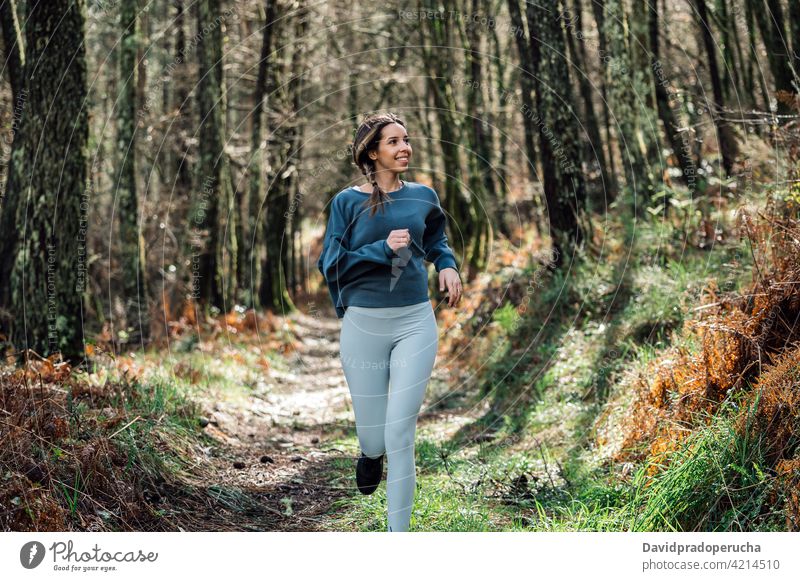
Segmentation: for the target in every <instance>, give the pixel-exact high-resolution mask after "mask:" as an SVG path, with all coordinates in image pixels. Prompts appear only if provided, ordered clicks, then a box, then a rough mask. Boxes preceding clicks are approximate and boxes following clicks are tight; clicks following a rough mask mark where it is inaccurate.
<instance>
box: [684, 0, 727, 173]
mask: <svg viewBox="0 0 800 581" xmlns="http://www.w3.org/2000/svg"><path fill="white" fill-rule="evenodd" d="M691 1H692V4H693V5H694V9H695V14H696V18H697V22H698V25H699V26H700V32H701V34H702V36H703V45H704V46H705V50H706V57H707V59H708V72H709V75H710V77H711V90H712V91H713V94H714V103H712V104H711V105H710V106H709V107H708V109H709V111H710V112H711V118H712V119H713V120H714V125H715V126H716V128H717V143H718V144H719V150H720V155H721V156H722V167H723V169H724V170H725V175H726V176H730V175H731V170H732V169H733V163H734V162H735V161H736V154H737V145H736V136H735V134H734V132H733V128H732V127H731V126H730V124H729V123H728V122H727V121H725V99H724V97H723V95H722V81H721V79H720V76H719V68H718V66H717V54H716V49H715V48H714V38H713V37H712V35H711V23H710V22H709V20H708V8H707V7H706V0H691Z"/></svg>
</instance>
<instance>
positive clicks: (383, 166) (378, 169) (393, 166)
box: [368, 123, 412, 175]
mask: <svg viewBox="0 0 800 581" xmlns="http://www.w3.org/2000/svg"><path fill="white" fill-rule="evenodd" d="M379 139H380V140H379V142H378V148H377V149H376V150H374V151H370V152H369V154H368V155H369V158H370V159H371V160H373V161H374V162H375V173H382V172H387V171H390V172H394V173H395V174H399V173H402V172H404V171H406V169H408V164H409V163H410V162H411V153H412V150H411V143H410V141H409V139H408V133H407V132H406V128H405V127H403V126H402V125H400V124H399V123H389V124H388V125H385V126H384V127H383V129H382V130H381V134H380V138H379ZM384 175H386V174H384Z"/></svg>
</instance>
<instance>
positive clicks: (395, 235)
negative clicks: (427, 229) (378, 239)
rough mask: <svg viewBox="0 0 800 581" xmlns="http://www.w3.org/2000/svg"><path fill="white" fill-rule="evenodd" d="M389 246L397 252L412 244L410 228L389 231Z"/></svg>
mask: <svg viewBox="0 0 800 581" xmlns="http://www.w3.org/2000/svg"><path fill="white" fill-rule="evenodd" d="M386 243H387V244H388V245H389V248H391V249H392V250H394V251H395V252H397V251H398V250H400V249H401V248H405V247H406V246H408V245H409V244H411V233H410V232H409V231H408V228H401V229H400V230H392V231H391V232H389V237H388V238H387V239H386Z"/></svg>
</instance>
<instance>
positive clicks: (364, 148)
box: [352, 113, 406, 216]
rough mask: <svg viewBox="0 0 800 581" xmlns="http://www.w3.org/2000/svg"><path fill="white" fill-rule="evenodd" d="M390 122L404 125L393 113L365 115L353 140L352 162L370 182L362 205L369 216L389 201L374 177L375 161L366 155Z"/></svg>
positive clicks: (387, 195)
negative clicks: (370, 191)
mask: <svg viewBox="0 0 800 581" xmlns="http://www.w3.org/2000/svg"><path fill="white" fill-rule="evenodd" d="M391 123H399V124H400V125H402V126H403V127H405V126H406V124H405V123H404V122H403V120H402V119H401V118H400V117H398V116H397V115H395V114H394V113H375V114H373V115H367V116H366V117H364V119H363V121H361V125H359V126H358V129H357V130H356V137H355V139H354V140H353V148H352V150H353V163H355V164H356V166H357V167H358V169H360V170H361V173H363V174H364V175H365V176H367V179H368V180H369V181H370V183H371V184H372V194H370V196H369V199H368V200H367V201H366V202H365V203H364V206H366V207H369V209H370V213H369V215H370V216H374V215H375V212H377V211H378V206H380V207H381V209H382V210H385V209H384V208H383V204H384V202H387V203H388V202H391V198H390V197H389V194H387V193H386V192H384V191H383V190H382V189H381V188H380V186H379V185H378V181H377V180H376V179H375V162H374V161H373V160H371V159H370V158H369V155H367V154H368V153H369V152H370V151H374V150H376V149H378V145H379V144H380V138H381V131H383V128H384V127H386V126H387V125H389V124H391Z"/></svg>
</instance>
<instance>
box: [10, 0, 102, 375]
mask: <svg viewBox="0 0 800 581" xmlns="http://www.w3.org/2000/svg"><path fill="white" fill-rule="evenodd" d="M85 20H86V3H85V1H84V0H50V1H49V2H38V3H32V4H31V5H29V6H28V12H27V14H26V22H25V35H26V43H25V46H26V55H25V62H26V63H28V65H27V68H28V71H26V77H27V78H28V79H29V80H28V98H27V105H26V111H25V114H24V115H23V117H22V126H21V129H20V131H21V132H23V133H24V134H25V135H26V138H25V152H24V156H25V157H26V158H27V161H26V164H27V165H28V167H30V172H29V181H27V182H26V183H25V184H24V186H23V188H24V189H23V191H24V192H25V195H24V196H23V198H22V199H21V200H20V201H21V203H22V204H23V208H22V211H21V212H20V213H21V217H22V220H21V221H20V222H19V228H20V231H21V232H20V233H21V240H20V244H19V246H18V252H17V257H16V261H15V264H14V269H13V272H12V277H11V289H12V296H11V304H12V312H13V313H15V320H14V322H13V328H12V342H13V343H14V344H15V345H16V346H17V347H18V348H19V349H33V350H34V351H35V352H37V353H38V354H39V355H44V356H46V355H50V354H52V353H55V352H60V353H61V354H62V356H63V357H64V358H65V359H67V360H71V361H79V360H81V359H82V357H83V324H82V323H83V322H82V319H81V308H82V304H81V297H82V295H83V290H84V288H85V284H86V267H87V257H88V256H87V251H86V241H87V237H86V228H87V223H86V217H85V212H86V209H87V208H88V205H89V204H91V203H92V200H91V196H90V192H89V191H87V188H86V176H87V167H86V161H87V160H86V148H87V147H88V138H89V126H88V115H87V109H86V98H87V89H86V56H85V46H86V45H85V40H84V33H85V26H86V24H85ZM33 163H35V164H36V166H35V167H33V165H32V164H33ZM21 185H22V184H21Z"/></svg>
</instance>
